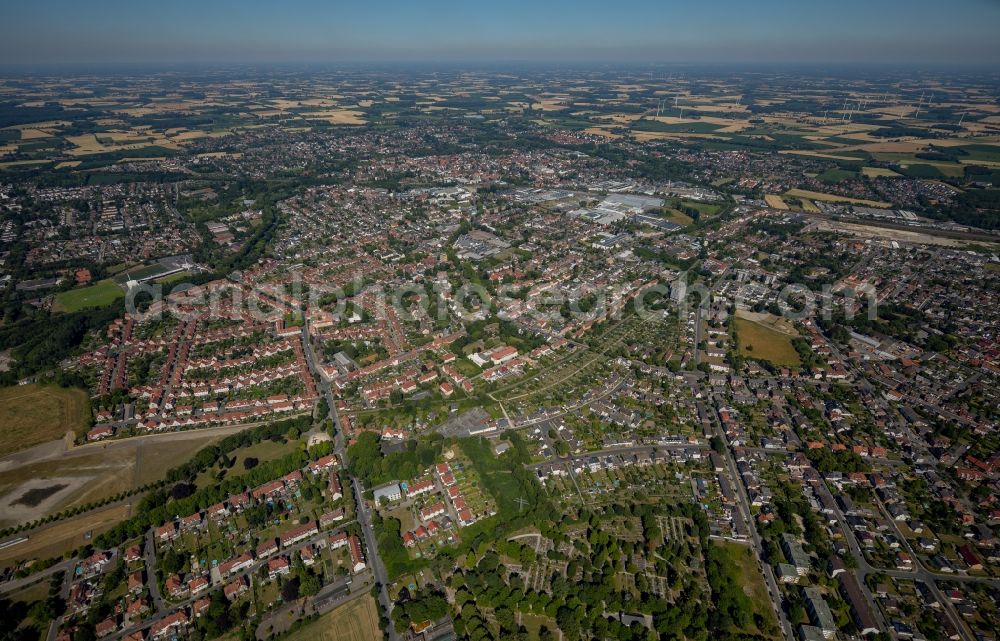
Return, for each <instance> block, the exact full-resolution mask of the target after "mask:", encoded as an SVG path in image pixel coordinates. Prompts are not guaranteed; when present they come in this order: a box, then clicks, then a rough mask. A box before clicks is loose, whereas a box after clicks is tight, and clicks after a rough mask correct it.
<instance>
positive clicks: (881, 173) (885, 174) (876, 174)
mask: <svg viewBox="0 0 1000 641" xmlns="http://www.w3.org/2000/svg"><path fill="white" fill-rule="evenodd" d="M861 173H862V174H864V175H865V176H867V177H868V178H898V177H899V174H897V173H896V172H894V171H893V170H891V169H886V168H885V167H862V168H861Z"/></svg>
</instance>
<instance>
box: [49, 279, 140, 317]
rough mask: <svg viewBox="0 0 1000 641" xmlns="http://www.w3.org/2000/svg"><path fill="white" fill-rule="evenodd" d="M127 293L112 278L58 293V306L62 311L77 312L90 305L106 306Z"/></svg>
mask: <svg viewBox="0 0 1000 641" xmlns="http://www.w3.org/2000/svg"><path fill="white" fill-rule="evenodd" d="M124 295H125V292H124V291H122V288H121V287H119V286H118V285H116V284H115V283H114V281H111V280H102V281H100V282H98V283H94V284H93V285H90V286H89V287H78V288H76V289H71V290H69V291H66V292H60V293H59V294H56V307H57V308H58V310H59V311H62V312H76V311H79V310H81V309H86V308H88V307H104V306H105V305H110V304H111V303H113V302H115V301H116V300H118V299H119V298H121V297H122V296H124Z"/></svg>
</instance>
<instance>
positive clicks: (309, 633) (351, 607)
mask: <svg viewBox="0 0 1000 641" xmlns="http://www.w3.org/2000/svg"><path fill="white" fill-rule="evenodd" d="M381 636H382V632H381V630H379V627H378V612H377V610H376V608H375V599H373V598H372V597H371V595H369V594H366V595H364V596H362V597H358V598H357V599H354V600H352V601H349V602H348V603H345V604H344V605H342V606H340V607H338V608H334V609H333V610H331V611H330V612H328V613H326V614H324V615H323V616H321V617H320V618H319V619H317V620H316V621H314V622H312V623H310V624H308V625H305V626H302V627H301V628H299V629H298V630H296V631H295V632H293V633H291V634H290V635H289V636H288V637H286V641H370V640H371V639H378V638H381Z"/></svg>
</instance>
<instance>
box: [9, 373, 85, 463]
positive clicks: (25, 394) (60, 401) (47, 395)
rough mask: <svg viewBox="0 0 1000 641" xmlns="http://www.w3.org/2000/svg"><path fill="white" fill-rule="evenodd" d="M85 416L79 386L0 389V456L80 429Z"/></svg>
mask: <svg viewBox="0 0 1000 641" xmlns="http://www.w3.org/2000/svg"><path fill="white" fill-rule="evenodd" d="M89 419H90V404H89V403H88V402H87V393H86V392H85V391H83V390H80V389H65V388H62V387H55V386H41V385H18V386H17V387H5V388H3V389H0V437H2V438H0V456H2V455H4V454H10V453H11V452H17V451H18V450H23V449H25V448H28V447H31V446H33V445H38V444H39V443H45V442H46V441H53V440H55V439H58V438H62V437H63V436H64V435H65V434H66V432H68V431H72V432H76V431H77V430H82V429H83V428H85V427H86V426H87V423H88V422H89Z"/></svg>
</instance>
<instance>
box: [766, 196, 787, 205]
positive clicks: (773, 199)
mask: <svg viewBox="0 0 1000 641" xmlns="http://www.w3.org/2000/svg"><path fill="white" fill-rule="evenodd" d="M764 202H766V203H767V205H768V206H769V207H774V208H775V209H788V205H787V204H786V203H785V201H784V200H782V199H781V196H778V195H777V194H767V195H766V196H764Z"/></svg>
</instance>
